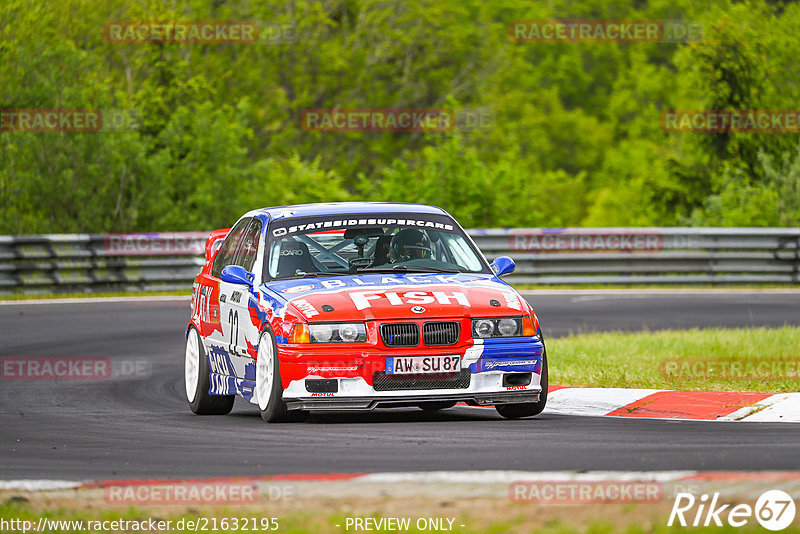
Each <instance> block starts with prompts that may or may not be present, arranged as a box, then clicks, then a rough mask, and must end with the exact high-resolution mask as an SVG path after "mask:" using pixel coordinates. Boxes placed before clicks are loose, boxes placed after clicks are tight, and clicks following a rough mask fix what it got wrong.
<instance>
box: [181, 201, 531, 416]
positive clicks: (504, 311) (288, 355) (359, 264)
mask: <svg viewBox="0 0 800 534" xmlns="http://www.w3.org/2000/svg"><path fill="white" fill-rule="evenodd" d="M206 260H207V261H206V264H205V266H204V267H203V269H202V270H201V271H200V274H198V275H197V278H196V280H195V283H194V287H193V296H192V304H191V310H192V316H191V321H190V322H189V325H188V329H187V332H186V359H185V380H186V395H187V397H188V400H189V405H190V407H191V409H192V411H193V412H194V413H197V414H226V413H228V412H230V411H231V409H232V408H233V402H234V399H235V397H236V395H239V396H241V397H243V398H244V399H246V400H247V401H249V402H251V403H253V404H256V405H258V407H259V410H260V411H261V415H262V417H263V418H264V420H266V421H269V422H277V421H288V420H296V419H298V418H300V417H302V416H303V415H305V414H307V413H308V410H371V409H373V408H376V407H403V406H419V407H420V408H422V409H425V410H438V409H444V408H449V407H451V406H454V405H455V404H457V403H459V402H463V403H466V404H468V405H473V406H490V405H494V406H495V407H496V409H497V411H498V412H499V413H500V415H502V416H504V417H507V418H518V417H526V416H531V415H536V414H538V413H540V412H541V411H542V410H543V409H544V406H545V403H546V401H547V355H546V352H545V347H544V341H543V340H542V336H541V332H540V329H539V320H538V318H537V317H536V314H535V313H534V311H533V309H532V308H531V307H530V305H529V304H528V303H527V302H526V301H525V299H523V298H522V297H521V296H520V294H519V293H518V292H517V291H516V290H514V289H513V288H512V287H511V286H509V285H508V284H507V283H505V282H504V281H502V280H501V279H500V278H499V277H500V276H502V275H504V274H507V273H510V272H511V271H513V269H514V262H513V261H512V260H511V258H508V257H505V256H504V257H499V258H497V259H496V260H495V261H494V263H492V264H491V265H490V264H489V263H488V262H487V260H486V258H485V257H484V256H483V254H482V253H481V252H480V250H478V248H477V247H476V246H475V243H474V242H473V241H472V239H470V237H469V236H468V235H467V234H466V232H464V229H463V228H461V226H460V225H459V224H458V223H457V222H456V221H455V220H454V219H453V218H452V217H451V216H450V215H449V214H448V213H447V212H446V211H444V210H443V209H440V208H435V207H430V206H423V205H417V204H396V203H340V204H308V205H298V206H284V207H278V208H265V209H260V210H255V211H251V212H249V213H247V214H246V215H244V216H243V217H242V218H241V219H239V220H238V221H237V222H236V224H235V225H234V226H233V228H231V229H223V230H216V231H214V232H212V233H211V235H210V236H209V238H208V241H207V243H206Z"/></svg>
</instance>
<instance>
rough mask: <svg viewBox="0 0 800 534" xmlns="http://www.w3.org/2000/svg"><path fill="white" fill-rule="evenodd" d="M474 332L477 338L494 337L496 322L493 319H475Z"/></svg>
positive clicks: (473, 322)
mask: <svg viewBox="0 0 800 534" xmlns="http://www.w3.org/2000/svg"><path fill="white" fill-rule="evenodd" d="M472 331H473V332H474V333H475V334H476V335H475V337H480V338H484V337H492V334H493V333H494V322H493V321H492V320H491V319H475V320H473V321H472Z"/></svg>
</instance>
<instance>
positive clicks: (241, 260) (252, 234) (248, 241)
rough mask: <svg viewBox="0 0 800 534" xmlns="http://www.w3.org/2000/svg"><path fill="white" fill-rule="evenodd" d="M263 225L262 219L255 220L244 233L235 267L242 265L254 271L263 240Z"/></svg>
mask: <svg viewBox="0 0 800 534" xmlns="http://www.w3.org/2000/svg"><path fill="white" fill-rule="evenodd" d="M262 226H263V225H262V223H261V220H260V219H253V221H252V222H251V223H250V226H248V227H247V230H245V232H244V236H243V237H242V244H241V245H240V246H239V250H238V251H237V252H236V259H235V260H234V261H233V263H234V264H235V265H240V266H242V267H244V268H245V269H247V270H248V271H250V272H252V271H253V264H254V263H255V262H256V255H257V254H258V241H259V239H260V238H261V227H262Z"/></svg>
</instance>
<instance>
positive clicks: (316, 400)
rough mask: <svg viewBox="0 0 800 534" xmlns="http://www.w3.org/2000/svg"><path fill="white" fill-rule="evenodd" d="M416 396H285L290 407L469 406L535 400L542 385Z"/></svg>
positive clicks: (339, 408) (364, 408)
mask: <svg viewBox="0 0 800 534" xmlns="http://www.w3.org/2000/svg"><path fill="white" fill-rule="evenodd" d="M416 393H417V394H416V395H392V396H388V395H387V396H382V397H373V398H368V397H302V398H295V399H285V401H286V407H287V408H288V409H289V410H374V409H375V408H401V407H405V406H416V405H418V404H423V403H426V402H463V403H466V404H468V405H470V406H490V405H493V404H509V403H527V402H538V401H539V395H540V393H541V388H539V387H536V388H531V389H528V390H524V391H496V392H490V393H478V392H474V393H467V392H463V393H457V394H454V393H448V394H440V393H438V392H436V393H434V392H430V393H425V394H419V392H416Z"/></svg>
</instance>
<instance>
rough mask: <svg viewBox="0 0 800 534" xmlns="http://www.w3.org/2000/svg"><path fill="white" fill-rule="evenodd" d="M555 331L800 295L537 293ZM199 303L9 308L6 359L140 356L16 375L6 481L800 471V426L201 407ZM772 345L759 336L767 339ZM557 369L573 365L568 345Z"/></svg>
mask: <svg viewBox="0 0 800 534" xmlns="http://www.w3.org/2000/svg"><path fill="white" fill-rule="evenodd" d="M527 296H528V297H529V298H530V299H531V300H532V302H533V304H534V306H535V308H536V310H537V312H538V314H539V315H540V317H541V319H542V322H543V325H544V328H545V333H546V335H547V336H550V337H552V336H560V335H565V334H567V333H569V332H584V331H604V330H642V329H659V328H687V327H696V326H697V327H699V326H730V327H739V326H751V325H759V326H761V325H763V326H779V325H783V324H792V325H800V292H722V293H717V292H686V291H679V292H668V293H663V292H657V293H652V292H642V291H625V292H593V291H582V292H575V293H569V294H564V293H547V292H544V293H535V294H528V295H527ZM187 317H188V300H180V301H176V300H162V301H152V300H148V301H135V302H91V301H87V302H81V303H72V302H63V303H55V304H50V303H39V304H10V305H9V304H3V305H0V356H92V357H98V356H99V357H109V358H110V359H111V360H112V362H114V365H120V364H122V362H128V363H131V362H138V363H139V365H140V367H139V368H137V369H136V370H135V371H133V373H132V374H133V376H131V377H127V378H125V377H121V378H115V379H114V378H112V379H110V380H102V381H81V382H77V381H70V382H67V381H19V380H6V379H3V380H0V479H6V480H8V479H31V478H36V479H69V480H85V479H98V478H100V479H107V478H108V479H111V478H148V477H157V478H165V477H166V478H177V477H180V478H184V477H203V476H236V475H242V476H244V475H265V474H282V473H336V472H350V473H356V472H379V471H427V470H483V469H515V470H516V469H519V470H531V471H535V470H548V471H549V470H623V471H625V470H674V469H681V470H682V469H697V470H763V469H770V470H773V469H779V470H796V469H800V456H798V454H797V443H798V442H800V425H793V424H779V423H775V424H773V423H713V422H712V423H706V422H688V421H659V420H643V419H616V418H608V417H605V418H591V417H570V416H555V415H546V414H545V415H542V416H540V417H537V418H534V419H528V420H520V421H506V420H503V419H500V418H499V416H497V415H496V413H495V412H494V410H491V409H471V408H454V409H451V410H447V411H445V412H441V413H436V414H427V413H423V412H422V411H420V410H416V409H404V410H399V409H398V410H382V411H378V412H373V413H358V414H353V413H341V414H328V415H314V416H312V417H311V418H310V419H309V420H308V421H307V422H306V423H301V424H284V425H266V424H264V423H263V422H262V421H261V418H260V417H259V415H258V412H257V411H256V410H255V409H254V408H253V407H252V406H251V405H249V404H247V403H245V402H243V401H239V400H237V404H236V406H235V408H234V411H233V413H232V414H231V415H228V416H222V417H198V416H195V415H193V414H192V413H191V412H190V411H189V409H188V406H187V404H186V401H185V397H184V391H183V375H182V366H183V343H184V340H183V330H184V328H185V326H186V322H187ZM753 342H754V343H757V342H758V340H753ZM551 359H552V361H551V365H557V360H556V357H555V355H553V356H551Z"/></svg>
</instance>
